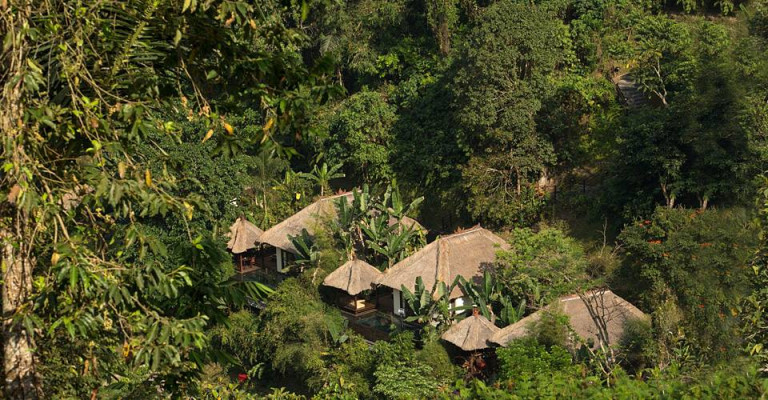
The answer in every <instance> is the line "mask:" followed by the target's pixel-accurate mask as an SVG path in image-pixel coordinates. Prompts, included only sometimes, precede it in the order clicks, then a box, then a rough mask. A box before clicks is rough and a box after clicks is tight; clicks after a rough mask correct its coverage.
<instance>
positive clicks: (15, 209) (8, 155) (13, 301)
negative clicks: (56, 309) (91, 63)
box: [0, 1, 42, 400]
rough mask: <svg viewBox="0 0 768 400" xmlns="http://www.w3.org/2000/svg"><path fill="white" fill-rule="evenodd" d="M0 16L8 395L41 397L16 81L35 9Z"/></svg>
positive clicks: (15, 8) (18, 6)
mask: <svg viewBox="0 0 768 400" xmlns="http://www.w3.org/2000/svg"><path fill="white" fill-rule="evenodd" d="M4 8H5V9H4V10H2V18H1V19H0V24H2V25H0V26H1V27H2V28H0V31H2V32H9V35H8V36H7V37H10V38H11V39H10V41H9V42H8V43H7V45H6V46H7V47H5V48H4V50H3V52H2V53H1V54H0V69H3V70H5V71H6V75H5V78H6V79H5V81H4V82H2V97H1V98H0V134H2V135H3V137H4V138H6V141H5V142H4V143H3V144H4V146H3V151H2V157H0V158H3V159H5V160H6V162H11V163H12V164H13V167H12V168H11V169H10V170H9V171H7V173H6V174H5V176H4V177H3V181H2V185H4V186H5V188H4V190H5V189H8V188H11V189H10V193H11V195H9V197H8V199H7V203H5V204H0V221H1V222H0V223H1V224H2V225H0V246H1V247H0V249H2V255H1V259H2V273H3V285H2V286H3V287H2V301H3V314H2V333H3V371H4V373H5V379H4V380H3V383H4V385H5V387H4V392H5V396H6V397H7V398H8V399H23V400H27V399H37V398H39V397H41V396H42V391H41V388H40V381H39V379H37V373H36V370H35V355H34V354H33V353H32V350H31V349H32V347H34V338H33V337H32V336H31V333H30V332H28V331H27V330H26V329H25V328H24V327H23V324H22V323H21V318H20V317H21V314H22V313H23V312H30V311H31V307H32V304H31V301H30V294H31V293H32V271H33V265H34V261H33V259H32V258H31V252H30V251H29V248H30V246H32V243H30V241H29V240H26V239H27V238H25V237H24V235H25V234H28V233H29V232H31V230H30V229H28V228H29V226H30V216H29V215H28V214H27V212H26V211H25V210H23V208H22V207H21V206H20V205H19V204H18V203H19V202H18V200H19V196H20V192H21V188H22V187H23V185H18V184H19V183H20V180H21V179H25V176H26V175H25V173H24V172H23V171H22V166H23V165H24V164H26V157H25V153H24V147H23V145H22V144H21V143H20V141H19V140H18V138H20V137H21V134H22V129H23V125H22V117H23V114H24V109H23V92H22V82H23V80H22V79H18V80H16V81H15V82H14V78H16V77H19V76H20V75H21V74H22V73H23V72H24V70H25V68H26V65H27V54H28V50H29V49H28V45H27V43H26V36H25V34H24V33H22V32H24V30H25V29H28V24H29V23H28V21H29V15H31V10H30V6H29V4H27V3H26V2H25V1H18V2H12V4H11V5H7V4H6V5H5V7H4Z"/></svg>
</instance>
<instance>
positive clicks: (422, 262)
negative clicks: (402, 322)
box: [378, 226, 509, 299]
mask: <svg viewBox="0 0 768 400" xmlns="http://www.w3.org/2000/svg"><path fill="white" fill-rule="evenodd" d="M501 249H503V250H506V249H509V245H508V244H507V242H506V241H504V239H502V238H500V237H498V236H496V235H494V234H493V233H492V232H491V231H489V230H487V229H484V228H482V227H480V226H476V227H474V228H472V229H469V230H466V231H464V232H460V233H455V234H453V235H449V236H444V237H441V238H439V239H437V240H435V241H434V242H432V243H430V244H428V245H426V246H424V247H423V248H422V249H421V250H419V251H417V252H416V253H414V254H412V255H411V256H410V257H408V258H406V259H404V260H402V261H400V262H399V263H397V264H395V265H394V266H392V268H390V269H388V270H387V271H386V272H385V273H384V275H382V277H381V279H379V282H378V283H379V284H380V285H384V286H388V287H391V288H393V289H397V290H400V288H401V286H405V287H406V288H408V289H409V290H411V291H413V290H414V289H415V286H416V278H417V277H419V276H420V277H421V279H422V280H423V281H424V286H425V287H426V288H432V287H433V286H434V285H435V282H445V283H446V284H451V283H453V281H454V279H456V277H457V276H459V275H461V276H463V277H464V278H465V279H467V280H468V281H471V280H478V279H480V278H482V275H483V270H484V269H485V268H487V267H490V266H491V265H492V264H493V263H494V262H495V261H496V252H497V251H499V250H501ZM462 295H463V293H462V292H461V288H459V287H456V288H454V289H453V291H451V294H450V298H451V299H455V298H459V297H461V296H462Z"/></svg>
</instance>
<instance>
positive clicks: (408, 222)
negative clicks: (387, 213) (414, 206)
mask: <svg viewBox="0 0 768 400" xmlns="http://www.w3.org/2000/svg"><path fill="white" fill-rule="evenodd" d="M398 222H399V223H400V226H402V227H405V228H407V229H413V230H414V231H419V232H422V233H427V228H425V227H424V226H423V225H421V224H420V223H419V221H416V220H415V219H413V218H411V217H406V216H403V217H402V218H400V220H399V221H398V220H397V218H395V217H389V221H388V223H389V226H392V225H395V224H397V223H398Z"/></svg>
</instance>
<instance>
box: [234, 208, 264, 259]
mask: <svg viewBox="0 0 768 400" xmlns="http://www.w3.org/2000/svg"><path fill="white" fill-rule="evenodd" d="M263 233H264V232H263V231H262V230H261V229H259V227H258V226H256V225H254V224H252V223H251V222H250V221H248V220H247V219H245V218H244V217H239V218H238V219H237V220H235V223H234V224H232V226H230V227H229V242H227V248H228V249H229V250H230V251H232V253H234V254H240V253H245V252H246V251H248V250H250V249H253V248H255V247H256V243H257V242H258V241H259V238H260V237H261V235H262V234H263Z"/></svg>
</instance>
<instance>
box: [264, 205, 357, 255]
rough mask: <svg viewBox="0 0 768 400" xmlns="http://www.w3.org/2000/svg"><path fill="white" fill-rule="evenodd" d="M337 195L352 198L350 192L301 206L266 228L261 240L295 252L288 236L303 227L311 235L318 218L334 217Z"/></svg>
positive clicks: (296, 233)
mask: <svg viewBox="0 0 768 400" xmlns="http://www.w3.org/2000/svg"><path fill="white" fill-rule="evenodd" d="M339 197H346V198H347V200H348V201H349V200H352V193H351V192H350V193H344V194H339V195H335V196H329V197H325V198H322V199H320V200H318V201H316V202H314V203H312V204H310V205H308V206H306V207H304V208H302V209H301V210H300V211H299V212H297V213H296V214H293V215H291V216H290V217H288V218H287V219H285V220H284V221H282V222H280V223H279V224H277V225H275V226H273V227H271V228H269V229H267V230H266V231H265V232H264V234H262V235H261V242H262V243H267V244H269V245H272V246H274V247H277V248H281V249H283V250H285V251H287V252H290V253H294V254H297V253H298V250H297V249H296V246H294V245H293V242H291V239H290V238H289V237H293V236H299V235H301V231H302V230H304V229H306V230H307V233H309V234H310V235H313V234H314V232H315V226H316V224H317V221H318V218H326V217H334V216H335V215H336V205H335V204H334V202H335V200H336V199H338V198H339Z"/></svg>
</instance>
